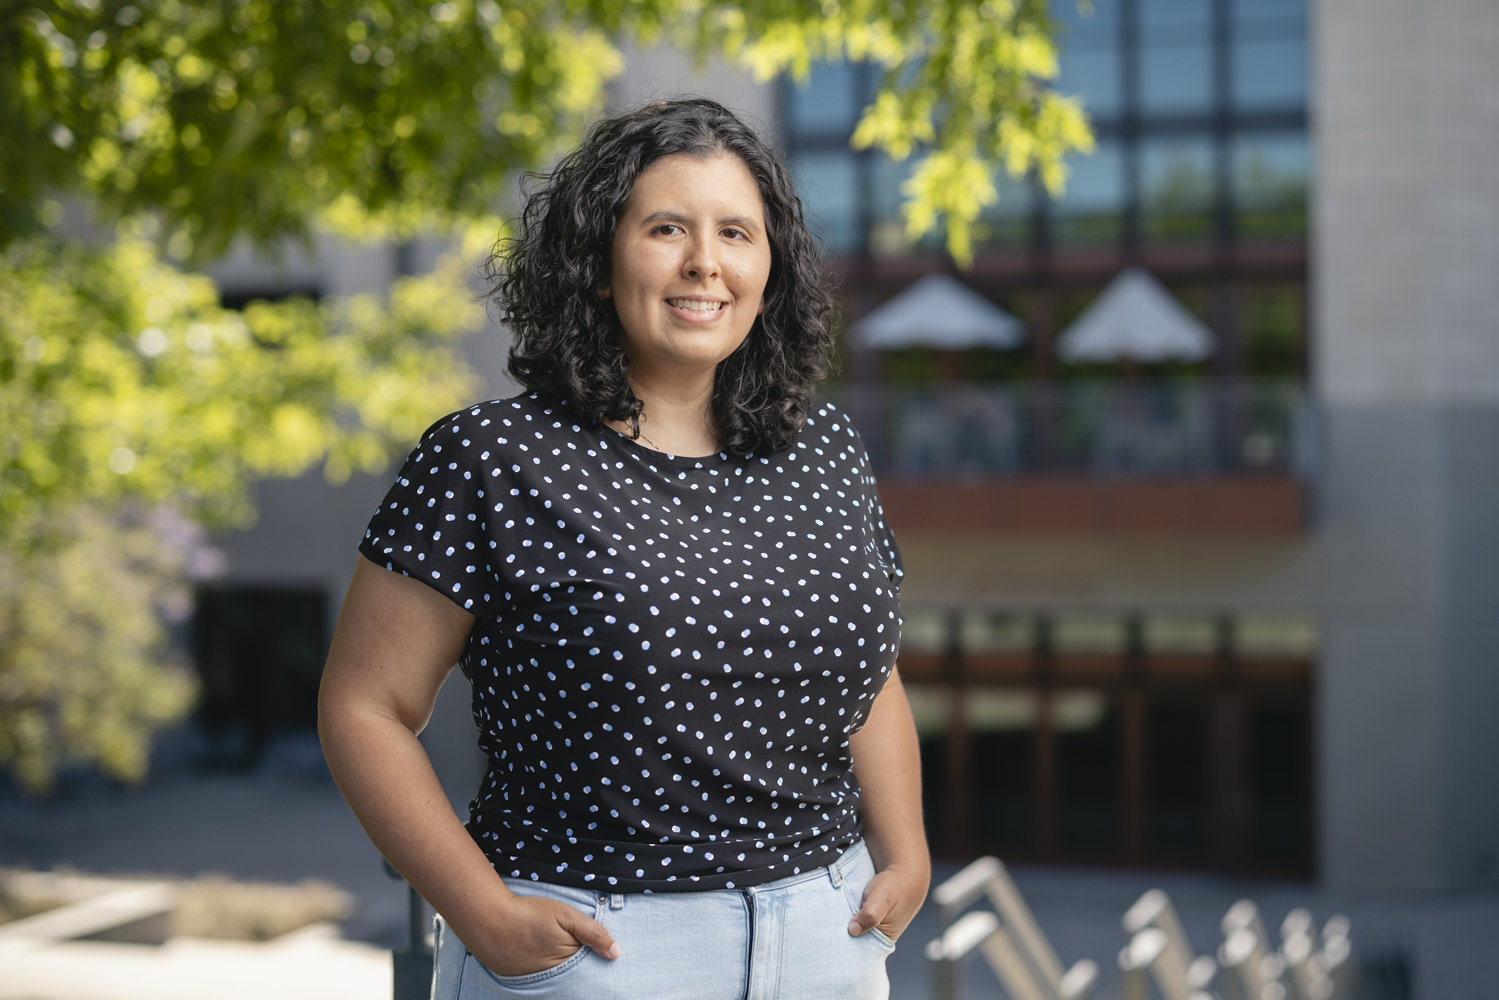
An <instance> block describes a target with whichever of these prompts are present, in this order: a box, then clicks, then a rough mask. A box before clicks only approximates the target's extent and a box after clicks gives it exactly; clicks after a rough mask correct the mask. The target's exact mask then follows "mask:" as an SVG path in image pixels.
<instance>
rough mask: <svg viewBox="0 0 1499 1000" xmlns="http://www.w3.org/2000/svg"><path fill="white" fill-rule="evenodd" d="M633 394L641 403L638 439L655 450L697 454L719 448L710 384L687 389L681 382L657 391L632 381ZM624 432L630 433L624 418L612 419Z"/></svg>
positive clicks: (711, 451) (676, 453)
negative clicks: (678, 384)
mask: <svg viewBox="0 0 1499 1000" xmlns="http://www.w3.org/2000/svg"><path fill="white" fill-rule="evenodd" d="M631 388H632V389H633V390H634V392H635V398H636V399H638V400H640V402H641V404H642V406H643V407H644V408H643V409H642V410H641V413H640V441H641V443H642V444H645V445H646V446H648V447H650V448H654V449H655V450H657V451H664V452H670V453H671V454H673V455H686V456H692V457H698V456H702V455H711V454H713V453H714V452H716V451H718V431H717V429H716V428H715V427H714V424H713V407H712V402H713V386H712V384H711V383H709V384H708V385H707V386H706V387H702V388H696V389H686V388H684V387H680V386H672V387H668V388H667V389H666V391H660V390H657V389H655V388H654V387H652V386H649V385H641V384H638V383H632V385H631ZM610 426H612V427H613V428H614V429H615V430H617V431H620V432H621V433H623V434H626V435H629V434H630V433H631V428H630V425H629V423H628V422H627V421H611V423H610Z"/></svg>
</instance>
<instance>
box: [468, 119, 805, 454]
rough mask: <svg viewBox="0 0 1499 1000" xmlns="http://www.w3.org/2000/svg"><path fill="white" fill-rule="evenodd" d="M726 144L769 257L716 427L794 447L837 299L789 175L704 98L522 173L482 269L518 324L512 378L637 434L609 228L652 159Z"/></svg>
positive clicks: (631, 122)
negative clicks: (613, 289) (504, 227)
mask: <svg viewBox="0 0 1499 1000" xmlns="http://www.w3.org/2000/svg"><path fill="white" fill-rule="evenodd" d="M724 152H727V153H732V154H733V155H735V156H737V157H738V158H739V159H740V160H741V161H742V162H743V163H744V165H745V166H746V167H747V168H748V169H749V172H750V174H751V175H752V176H753V177H754V179H755V184H756V185H757V186H758V187H759V189H760V198H761V200H762V201H763V202H764V207H765V223H766V228H767V230H768V235H769V237H770V246H771V265H770V277H769V280H768V281H767V282H766V286H765V295H764V306H765V308H764V311H763V312H762V313H761V315H760V316H759V317H758V318H757V319H756V320H755V325H754V326H753V327H752V328H751V330H750V333H749V336H747V337H746V338H745V339H744V342H743V343H742V344H740V345H739V347H738V349H737V350H735V352H734V353H733V354H732V355H730V356H729V357H728V358H725V359H724V360H723V361H722V362H720V363H719V366H718V371H717V373H716V377H715V379H714V385H713V402H712V417H713V421H714V427H715V429H716V431H717V432H718V440H719V447H720V449H722V450H724V451H728V452H734V453H739V454H747V455H754V454H765V453H769V452H773V451H779V450H781V449H783V448H786V447H789V446H790V444H791V442H792V440H793V439H794V438H795V436H796V434H797V432H798V431H800V430H801V428H802V425H803V423H805V421H806V417H807V413H808V411H809V409H810V408H811V406H812V401H813V396H814V393H815V386H816V383H817V382H819V381H820V380H822V379H823V378H825V377H826V376H827V375H828V374H829V372H830V370H831V367H832V346H833V337H832V333H831V332H830V330H829V328H828V316H829V314H830V312H831V310H832V296H831V293H830V291H829V288H828V284H827V279H826V277H825V275H824V273H823V269H822V261H821V256H820V254H819V252H818V247H817V242H816V240H815V239H814V237H813V236H812V234H811V233H810V232H809V231H808V229H807V226H806V223H805V222H804V221H803V218H802V206H801V201H800V200H799V199H798V198H797V196H796V191H795V189H794V187H793V185H792V183H791V178H790V175H789V174H788V173H787V171H786V169H785V167H784V166H782V164H781V163H780V161H779V160H778V159H777V157H776V155H775V154H774V153H773V152H772V151H771V149H770V148H769V147H768V146H767V145H766V144H765V143H764V142H763V141H761V139H760V138H759V136H757V135H756V134H755V133H754V132H753V131H751V130H750V129H749V128H748V127H747V126H746V125H744V123H743V122H741V121H740V120H739V119H738V118H736V117H735V116H734V115H733V114H732V113H731V112H730V111H728V110H727V109H726V108H724V107H723V106H722V105H720V104H717V103H715V102H713V101H710V100H705V99H701V98H686V99H679V100H671V101H652V102H651V103H649V104H646V105H643V106H642V107H639V108H637V109H635V110H633V111H629V112H626V113H624V114H621V115H618V116H615V117H612V118H606V119H603V120H602V121H599V122H598V123H597V124H595V125H594V126H593V127H592V128H591V129H589V131H588V134H587V135H586V136H585V137H584V139H583V144H582V145H581V146H580V147H578V148H577V149H576V150H574V151H573V152H572V153H570V154H569V155H567V156H566V157H564V158H563V159H562V161H561V162H560V163H558V164H557V166H556V168H555V169H553V170H552V171H551V172H550V173H548V174H532V175H528V177H527V187H526V188H525V189H524V191H525V199H526V200H525V208H524V209H523V211H522V215H521V218H520V220H519V222H518V224H517V226H516V229H517V235H515V236H513V237H511V238H509V239H504V240H501V241H500V242H499V243H498V244H497V245H496V247H495V249H494V252H493V253H492V254H491V256H490V258H489V261H488V264H487V266H486V268H485V275H486V277H487V278H488V279H489V281H490V288H489V297H490V298H491V299H492V300H493V301H494V302H495V303H496V305H497V306H498V307H499V313H500V316H501V318H502V319H503V320H504V321H505V322H506V323H508V324H509V326H510V328H511V330H512V331H513V333H514V337H515V339H514V343H513V345H512V346H511V348H510V364H509V369H510V374H511V375H512V376H513V377H514V378H515V379H516V381H518V382H519V383H520V384H521V385H522V386H524V387H525V388H526V389H528V390H530V391H532V392H541V393H546V394H550V395H554V396H560V397H562V398H564V399H566V400H568V401H569V402H570V403H571V404H572V406H573V407H574V408H575V409H576V410H577V411H578V412H579V415H580V416H581V417H582V418H583V421H584V422H585V423H588V424H597V423H600V422H602V421H604V420H617V421H622V422H625V423H628V424H629V425H630V427H631V429H632V432H633V436H635V437H637V438H638V437H639V435H640V413H641V410H642V406H643V404H642V403H641V402H640V400H639V399H637V398H636V396H635V393H634V392H633V391H632V389H631V387H630V380H629V376H628V372H629V357H628V356H627V354H626V351H625V340H624V336H623V331H622V330H621V328H620V323H619V317H618V315H617V314H616V312H615V309H614V305H613V302H612V301H610V300H609V299H606V298H604V297H602V296H600V295H599V294H598V289H600V288H601V287H603V286H604V285H605V284H606V283H607V282H608V280H609V262H610V252H611V249H612V247H613V243H614V232H615V229H616V228H617V226H618V225H619V220H620V216H621V215H622V214H623V212H624V209H625V201H626V199H628V198H629V196H630V192H631V190H632V189H633V188H634V186H635V179H636V178H637V177H639V176H640V174H641V172H642V171H643V170H645V168H646V167H647V166H649V165H650V164H651V163H653V162H654V161H656V160H658V159H660V158H662V157H664V156H672V155H675V154H678V153H686V154H688V155H691V156H695V157H710V156H714V155H717V154H719V153H724ZM538 182H539V183H538ZM531 185H535V186H534V188H533V187H532V186H531Z"/></svg>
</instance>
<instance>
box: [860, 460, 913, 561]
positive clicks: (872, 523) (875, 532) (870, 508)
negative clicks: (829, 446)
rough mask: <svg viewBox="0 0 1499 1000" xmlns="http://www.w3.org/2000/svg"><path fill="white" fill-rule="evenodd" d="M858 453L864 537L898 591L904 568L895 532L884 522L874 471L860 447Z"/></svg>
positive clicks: (883, 512) (882, 507)
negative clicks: (863, 512)
mask: <svg viewBox="0 0 1499 1000" xmlns="http://www.w3.org/2000/svg"><path fill="white" fill-rule="evenodd" d="M860 452H861V454H860V462H861V465H862V468H861V470H860V472H861V475H862V477H863V480H864V503H865V515H864V516H865V523H864V533H865V534H864V537H865V538H867V539H869V541H870V542H871V543H872V544H873V546H874V548H875V551H876V553H877V556H878V558H879V560H880V564H881V565H882V566H884V568H885V573H886V575H887V576H889V577H890V583H891V584H892V585H893V586H894V587H895V589H896V590H897V591H899V590H900V582H901V580H902V579H903V578H904V577H905V575H906V571H905V567H904V566H903V565H902V564H901V561H900V546H899V545H897V544H896V543H895V532H893V531H891V530H890V523H889V522H888V521H886V520H885V507H884V505H883V504H881V503H880V491H879V484H878V483H876V482H875V478H874V471H873V470H872V469H871V468H870V467H869V458H868V456H867V455H864V454H863V449H862V447H861V448H860Z"/></svg>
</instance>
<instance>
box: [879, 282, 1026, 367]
mask: <svg viewBox="0 0 1499 1000" xmlns="http://www.w3.org/2000/svg"><path fill="white" fill-rule="evenodd" d="M849 333H850V335H851V336H852V338H853V342H854V343H855V344H857V345H858V346H860V347H868V348H873V349H875V350H894V349H899V348H902V347H935V348H937V349H938V350H944V351H961V350H963V349H965V348H969V347H996V348H1001V349H1003V348H1007V347H1014V346H1016V345H1017V344H1019V343H1020V342H1021V341H1023V340H1024V339H1025V325H1024V324H1023V323H1021V322H1020V320H1018V319H1016V318H1015V317H1014V316H1011V315H1010V314H1009V313H1007V312H1005V311H1004V310H1003V309H1001V308H999V306H997V305H995V304H994V303H993V302H990V301H989V300H988V299H986V298H984V297H983V296H982V295H980V294H978V293H977V292H975V291H974V290H973V289H971V288H969V287H968V286H967V285H965V284H963V283H962V282H961V281H959V280H958V279H956V278H954V277H952V276H951V275H947V274H928V275H926V276H925V277H923V278H920V279H918V280H916V281H915V282H913V283H912V284H911V285H910V286H909V287H908V288H906V289H904V290H903V291H902V292H901V293H900V294H899V295H897V296H895V297H894V298H893V299H891V300H890V301H889V302H886V303H885V304H884V305H882V306H880V307H879V308H878V309H875V310H874V311H873V312H870V313H868V314H867V315H865V316H863V317H862V318H860V319H859V320H858V321H857V322H855V323H854V325H853V326H852V327H851V328H850V330H849Z"/></svg>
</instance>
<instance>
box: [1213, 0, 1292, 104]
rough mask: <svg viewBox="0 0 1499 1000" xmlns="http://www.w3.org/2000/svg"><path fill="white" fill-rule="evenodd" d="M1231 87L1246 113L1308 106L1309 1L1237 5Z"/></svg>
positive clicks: (1254, 0) (1237, 0)
mask: <svg viewBox="0 0 1499 1000" xmlns="http://www.w3.org/2000/svg"><path fill="white" fill-rule="evenodd" d="M1230 27H1231V29H1232V38H1233V54H1232V56H1231V58H1230V63H1231V77H1232V79H1231V81H1230V84H1229V87H1230V91H1231V94H1232V100H1233V103H1234V104H1235V105H1237V106H1238V107H1239V108H1241V109H1245V110H1263V109H1266V108H1295V109H1300V108H1304V107H1305V106H1306V103H1307V47H1306V0H1234V4H1233V8H1232V17H1231V21H1230Z"/></svg>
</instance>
